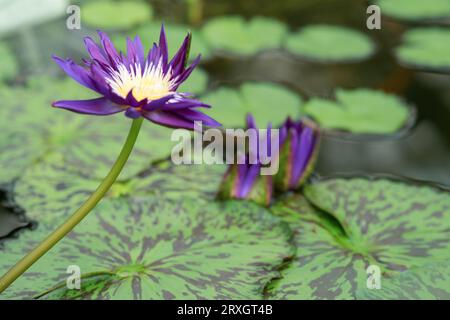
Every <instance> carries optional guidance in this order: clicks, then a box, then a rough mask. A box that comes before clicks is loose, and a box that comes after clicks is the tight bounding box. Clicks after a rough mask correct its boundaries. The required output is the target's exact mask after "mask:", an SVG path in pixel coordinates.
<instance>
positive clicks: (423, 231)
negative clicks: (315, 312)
mask: <svg viewBox="0 0 450 320" xmlns="http://www.w3.org/2000/svg"><path fill="white" fill-rule="evenodd" d="M304 192H305V195H306V197H307V199H308V200H309V201H310V203H308V202H307V201H306V199H305V198H303V197H301V196H297V197H294V198H291V200H292V203H291V204H289V206H286V201H284V202H282V203H280V204H277V205H275V206H274V207H273V208H272V212H274V213H275V214H276V215H277V216H280V217H282V218H283V219H284V220H285V221H287V222H288V223H289V225H290V227H291V228H292V229H293V230H294V233H295V236H294V241H295V243H296V246H297V257H295V258H294V260H293V261H292V263H291V264H290V265H289V266H288V267H287V268H286V269H284V270H283V271H282V278H281V279H279V280H277V281H275V282H273V283H272V284H271V285H270V287H269V296H270V297H271V298H274V299H355V298H356V297H357V292H358V291H359V290H362V289H364V288H367V279H368V275H367V273H366V268H367V267H368V266H370V265H376V266H378V267H379V268H380V270H381V283H382V285H383V282H384V279H389V278H391V277H395V276H398V275H401V274H403V273H402V272H405V271H406V270H409V269H414V268H419V267H422V266H425V265H427V264H429V263H431V262H439V261H444V260H446V259H449V257H450V237H449V236H450V197H449V193H448V192H446V191H444V190H441V189H438V188H435V187H434V186H429V185H412V184H407V183H404V182H400V181H394V180H387V179H382V178H380V179H373V180H370V179H365V178H348V179H344V178H339V179H327V180H322V181H319V182H316V183H313V184H310V185H308V186H306V187H305V190H304ZM311 203H312V204H313V206H312V205H311ZM295 208H297V210H295ZM314 213H316V214H319V217H316V218H314V219H311V218H310V217H311V216H313V215H314ZM324 214H326V216H327V217H329V215H331V216H332V217H334V219H335V220H334V221H338V222H339V225H340V228H338V227H336V224H328V223H324V222H323V218H322V215H324ZM327 219H328V218H327ZM341 229H342V230H343V233H342V232H341ZM386 281H388V280H386ZM379 292H380V294H383V290H379Z"/></svg>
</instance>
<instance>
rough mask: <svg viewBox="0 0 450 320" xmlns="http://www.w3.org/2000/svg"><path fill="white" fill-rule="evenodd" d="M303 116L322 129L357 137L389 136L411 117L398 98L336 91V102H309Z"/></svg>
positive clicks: (373, 92) (366, 91)
mask: <svg viewBox="0 0 450 320" xmlns="http://www.w3.org/2000/svg"><path fill="white" fill-rule="evenodd" d="M304 112H305V113H306V114H307V115H309V116H311V117H312V118H314V119H315V120H316V121H317V122H318V123H319V124H320V126H321V127H323V128H326V129H337V130H345V131H349V132H352V133H359V134H363V133H365V134H393V133H395V132H397V131H399V130H400V129H402V128H404V127H405V126H406V124H407V122H408V120H409V119H410V117H411V109H410V108H409V107H408V105H407V104H405V103H404V102H403V101H402V100H401V99H400V98H399V97H397V96H394V95H391V94H387V93H384V92H382V91H376V90H371V89H354V90H345V89H338V90H337V91H336V101H333V100H326V99H322V98H312V99H311V100H309V101H308V102H306V103H305V106H304Z"/></svg>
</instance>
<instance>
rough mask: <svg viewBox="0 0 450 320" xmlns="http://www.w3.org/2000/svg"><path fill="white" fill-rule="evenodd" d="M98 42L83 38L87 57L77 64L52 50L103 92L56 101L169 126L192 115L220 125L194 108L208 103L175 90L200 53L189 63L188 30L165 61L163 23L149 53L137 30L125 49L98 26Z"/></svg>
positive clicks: (190, 123) (187, 123) (188, 122)
mask: <svg viewBox="0 0 450 320" xmlns="http://www.w3.org/2000/svg"><path fill="white" fill-rule="evenodd" d="M98 33H99V36H100V40H101V45H97V43H95V42H94V41H93V40H92V39H91V38H89V37H86V38H85V44H86V48H87V51H88V52H89V55H90V59H86V60H84V65H83V66H81V65H78V64H76V63H75V62H74V61H73V60H71V59H61V58H59V57H56V56H54V57H53V59H54V60H55V61H56V63H58V65H59V66H60V67H61V68H62V69H63V70H64V71H65V72H66V73H67V74H68V75H69V76H70V77H72V78H73V79H74V80H76V81H77V82H79V83H80V84H82V85H83V86H85V87H87V88H89V89H91V90H94V91H95V92H97V93H98V94H100V95H101V97H99V98H97V99H92V100H62V101H56V102H54V103H53V106H54V107H57V108H63V109H67V110H70V111H73V112H77V113H83V114H92V115H102V116H104V115H110V114H114V113H118V112H125V115H126V116H127V117H129V118H133V119H135V118H138V117H144V118H146V119H148V120H150V121H152V122H155V123H158V124H160V125H163V126H167V127H172V128H186V129H193V127H194V121H202V122H203V125H205V126H219V125H220V124H219V123H218V122H216V121H215V120H214V119H212V118H210V117H209V116H207V115H205V114H204V113H202V112H200V111H198V110H197V108H209V107H210V106H209V105H207V104H204V103H202V102H200V101H198V100H196V99H194V98H193V97H192V95H191V94H190V93H182V92H177V89H178V87H179V86H180V84H181V83H183V82H184V81H185V80H186V79H187V78H188V77H189V75H190V74H191V72H192V71H193V70H194V68H195V67H196V66H197V64H198V63H199V61H200V55H199V56H198V57H197V58H196V59H195V60H194V62H193V63H192V64H191V65H190V66H189V67H187V61H188V56H189V47H190V43H191V35H190V33H188V35H187V36H186V38H185V39H184V41H183V43H182V45H181V48H180V49H179V50H178V52H177V53H176V54H175V56H174V57H173V58H172V60H170V61H169V59H168V49H167V41H166V35H165V32H164V26H162V27H161V34H160V38H159V44H156V43H154V44H153V47H152V48H151V50H150V51H149V52H148V54H147V56H145V54H144V49H143V45H142V42H141V40H140V39H139V37H138V36H136V38H135V39H134V40H131V39H129V38H128V39H127V52H126V54H124V53H122V52H118V51H117V50H116V48H115V47H114V45H113V43H112V42H111V40H110V39H109V37H108V36H107V35H106V34H105V33H103V32H101V31H99V32H98Z"/></svg>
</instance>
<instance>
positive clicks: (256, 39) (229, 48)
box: [202, 16, 288, 55]
mask: <svg viewBox="0 0 450 320" xmlns="http://www.w3.org/2000/svg"><path fill="white" fill-rule="evenodd" d="M287 30H288V29H287V26H286V25H285V24H283V23H282V22H280V21H277V20H275V19H271V18H265V17H254V18H252V19H251V20H249V21H245V20H244V18H242V17H239V16H222V17H217V18H213V19H211V20H209V21H208V22H207V23H206V24H205V25H204V26H203V28H202V34H203V36H204V38H205V40H206V41H207V42H208V43H209V45H210V46H211V48H213V49H215V50H216V51H221V52H225V53H234V54H242V55H252V54H256V53H258V52H260V51H263V50H268V49H277V48H280V47H281V44H282V42H283V40H284V38H285V36H286V34H287Z"/></svg>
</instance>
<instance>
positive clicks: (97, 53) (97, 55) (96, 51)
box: [84, 37, 108, 65]
mask: <svg viewBox="0 0 450 320" xmlns="http://www.w3.org/2000/svg"><path fill="white" fill-rule="evenodd" d="M84 44H85V46H86V50H87V51H88V52H89V55H90V56H91V58H92V59H94V60H97V61H98V62H100V63H102V64H105V65H107V64H108V61H107V60H106V58H105V56H104V55H103V53H102V52H101V50H100V48H99V47H98V45H97V43H95V41H94V40H92V39H91V38H90V37H86V38H84Z"/></svg>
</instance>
